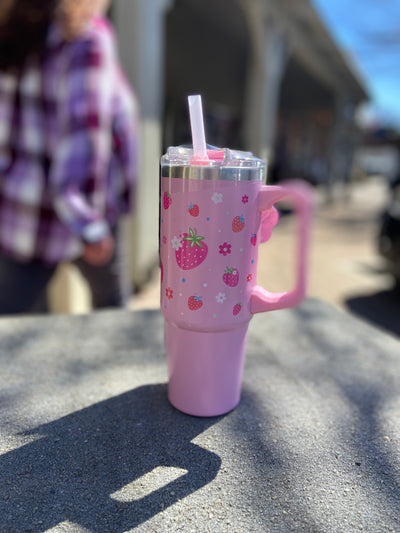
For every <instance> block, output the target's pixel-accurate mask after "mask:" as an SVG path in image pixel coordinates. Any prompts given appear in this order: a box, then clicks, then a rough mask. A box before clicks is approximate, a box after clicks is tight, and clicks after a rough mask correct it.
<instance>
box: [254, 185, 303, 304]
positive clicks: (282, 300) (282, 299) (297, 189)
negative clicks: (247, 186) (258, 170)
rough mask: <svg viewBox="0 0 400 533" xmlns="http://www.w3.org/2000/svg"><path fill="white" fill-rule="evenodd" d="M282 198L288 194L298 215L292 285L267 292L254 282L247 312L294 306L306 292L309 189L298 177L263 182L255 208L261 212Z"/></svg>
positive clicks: (287, 196)
mask: <svg viewBox="0 0 400 533" xmlns="http://www.w3.org/2000/svg"><path fill="white" fill-rule="evenodd" d="M283 198H288V200H289V201H290V202H291V203H292V204H293V206H294V207H295V212H296V214H297V216H298V228H297V237H298V243H297V246H298V249H297V265H296V285H295V288H294V289H293V290H292V291H289V292H269V291H267V290H265V289H264V288H263V287H261V286H260V285H256V286H255V287H254V289H253V291H252V293H251V297H250V311H251V313H262V312H264V311H274V310H277V309H284V308H285V307H294V306H296V305H298V304H299V303H300V302H301V301H302V300H303V299H304V296H305V293H306V282H307V256H308V247H309V233H310V231H309V230H310V219H311V211H312V189H311V187H310V186H309V185H307V184H306V183H304V182H302V181H291V182H286V184H285V185H283V186H274V185H272V186H271V185H265V186H263V187H262V189H261V191H260V193H259V198H258V209H259V210H260V211H261V212H262V211H265V210H268V209H271V208H272V207H273V205H274V204H275V203H276V202H278V201H279V200H282V199H283Z"/></svg>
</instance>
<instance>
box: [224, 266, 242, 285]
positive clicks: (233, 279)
mask: <svg viewBox="0 0 400 533" xmlns="http://www.w3.org/2000/svg"><path fill="white" fill-rule="evenodd" d="M222 279H223V281H224V283H226V285H228V287H236V285H237V284H238V283H239V272H238V271H237V269H236V268H229V267H227V269H226V270H225V272H224V275H223V276H222Z"/></svg>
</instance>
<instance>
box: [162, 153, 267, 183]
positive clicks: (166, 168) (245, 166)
mask: <svg viewBox="0 0 400 533" xmlns="http://www.w3.org/2000/svg"><path fill="white" fill-rule="evenodd" d="M207 155H208V160H204V159H203V160H199V159H196V158H195V157H194V154H193V148H192V147H188V146H171V147H170V148H168V150H167V153H166V154H165V155H163V156H162V158H161V168H162V175H163V177H175V178H186V179H222V180H234V181H264V179H265V161H264V160H263V159H258V158H257V157H254V156H253V154H252V153H250V152H242V151H239V150H230V149H229V148H215V147H212V146H207Z"/></svg>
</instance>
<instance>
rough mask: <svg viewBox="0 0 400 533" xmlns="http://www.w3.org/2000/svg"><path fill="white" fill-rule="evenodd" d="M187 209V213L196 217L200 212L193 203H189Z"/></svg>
mask: <svg viewBox="0 0 400 533" xmlns="http://www.w3.org/2000/svg"><path fill="white" fill-rule="evenodd" d="M188 211H189V215H191V216H192V217H198V216H199V213H200V209H199V206H198V205H197V204H193V203H191V204H190V205H189V209H188Z"/></svg>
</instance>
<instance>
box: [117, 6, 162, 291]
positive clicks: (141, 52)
mask: <svg viewBox="0 0 400 533" xmlns="http://www.w3.org/2000/svg"><path fill="white" fill-rule="evenodd" d="M170 4H171V2H170V0H150V1H149V0H118V1H117V2H114V4H113V19H114V23H115V25H116V30H117V35H118V39H119V48H120V55H121V60H122V63H123V66H124V69H125V71H126V73H127V75H128V78H129V80H130V82H131V83H132V86H133V88H134V90H135V92H136V95H137V97H138V100H139V107H140V162H139V185H138V191H137V205H136V213H135V215H134V217H133V219H132V220H131V221H130V222H129V231H128V233H129V234H130V241H131V242H130V243H129V244H130V247H131V249H132V277H133V280H134V281H135V282H136V283H142V282H143V281H145V280H146V277H147V274H148V271H149V269H150V268H151V267H153V266H154V265H156V263H157V261H158V188H159V185H158V178H159V159H160V155H161V134H162V127H161V122H162V112H163V107H162V105H163V87H164V72H163V64H164V61H163V60H164V55H163V54H164V43H165V39H164V19H165V12H166V10H167V8H169V7H170Z"/></svg>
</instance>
